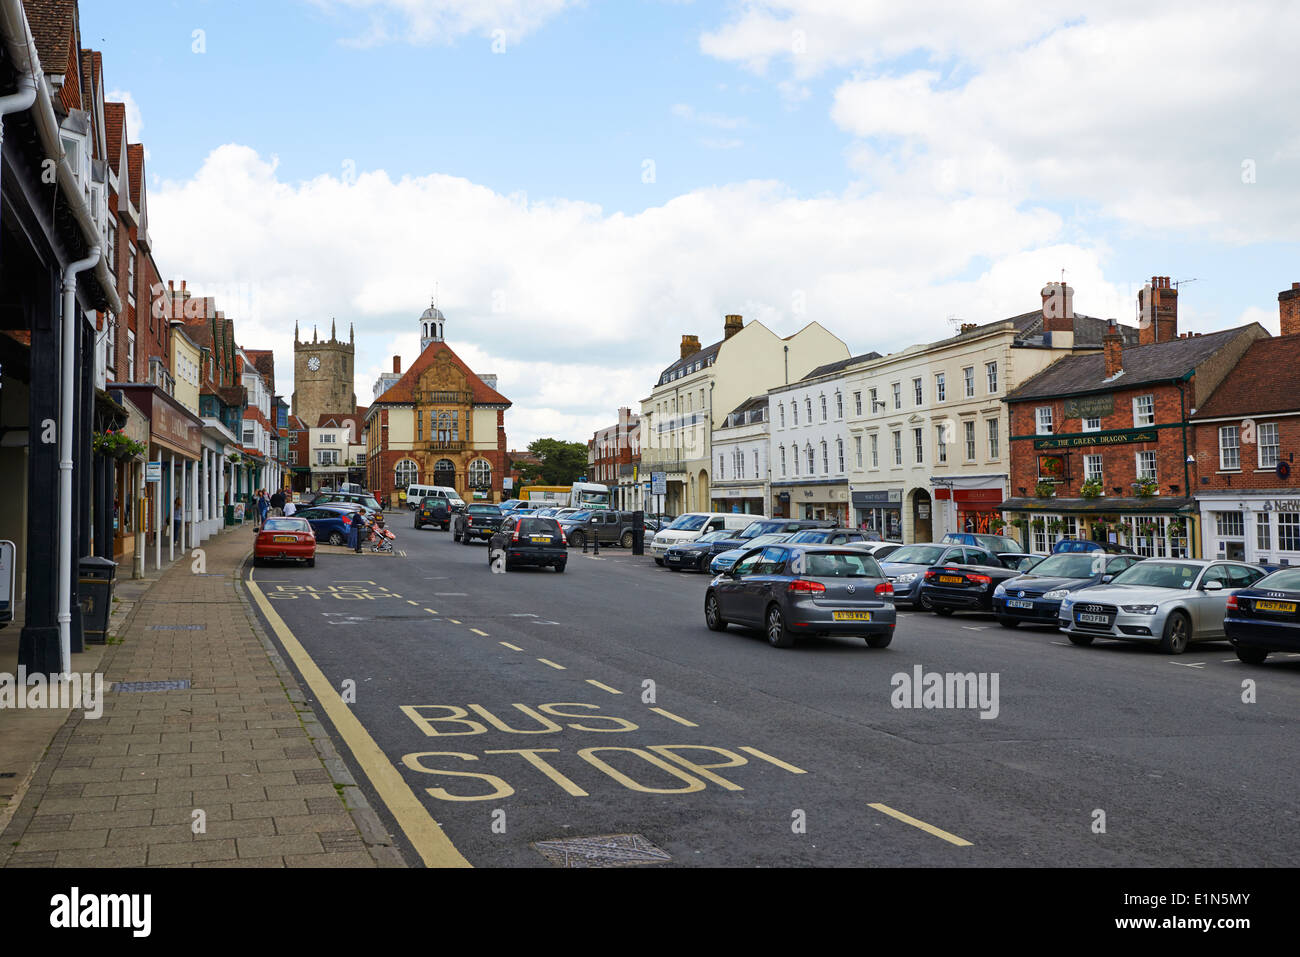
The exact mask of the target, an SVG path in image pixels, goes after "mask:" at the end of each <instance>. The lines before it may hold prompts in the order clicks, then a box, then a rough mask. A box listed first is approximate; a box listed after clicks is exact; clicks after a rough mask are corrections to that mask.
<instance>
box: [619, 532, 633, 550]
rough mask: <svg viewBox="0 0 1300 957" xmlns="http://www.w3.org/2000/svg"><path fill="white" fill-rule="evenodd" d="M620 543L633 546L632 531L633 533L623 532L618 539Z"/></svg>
mask: <svg viewBox="0 0 1300 957" xmlns="http://www.w3.org/2000/svg"><path fill="white" fill-rule="evenodd" d="M618 543H619V544H620V545H622V546H623V547H624V548H631V547H632V533H631V532H624V533H623V537H622V538H620V539H619V540H618Z"/></svg>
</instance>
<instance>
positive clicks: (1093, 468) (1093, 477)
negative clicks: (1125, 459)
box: [1083, 455, 1102, 482]
mask: <svg viewBox="0 0 1300 957" xmlns="http://www.w3.org/2000/svg"><path fill="white" fill-rule="evenodd" d="M1083 480H1084V481H1085V482H1100V481H1101V480H1102V479H1101V456H1100V455H1085V456H1084V457H1083Z"/></svg>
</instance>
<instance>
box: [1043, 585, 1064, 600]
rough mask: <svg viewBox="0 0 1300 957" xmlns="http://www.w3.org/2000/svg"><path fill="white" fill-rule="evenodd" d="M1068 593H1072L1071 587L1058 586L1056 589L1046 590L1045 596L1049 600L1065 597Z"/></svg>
mask: <svg viewBox="0 0 1300 957" xmlns="http://www.w3.org/2000/svg"><path fill="white" fill-rule="evenodd" d="M1068 594H1070V589H1068V588H1058V589H1056V590H1055V591H1049V592H1044V593H1043V597H1044V598H1046V599H1047V600H1048V601H1056V600H1057V599H1058V598H1064V597H1065V596H1066V595H1068Z"/></svg>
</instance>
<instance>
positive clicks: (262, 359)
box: [244, 349, 275, 392]
mask: <svg viewBox="0 0 1300 957" xmlns="http://www.w3.org/2000/svg"><path fill="white" fill-rule="evenodd" d="M244 353H245V354H246V355H247V356H248V358H249V359H251V360H252V362H253V368H255V369H256V370H257V371H258V372H260V373H262V381H263V382H265V383H266V387H267V389H269V390H270V391H271V392H274V391H275V353H274V352H272V351H271V350H270V349H245V350H244Z"/></svg>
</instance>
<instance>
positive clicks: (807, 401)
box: [803, 395, 813, 425]
mask: <svg viewBox="0 0 1300 957" xmlns="http://www.w3.org/2000/svg"><path fill="white" fill-rule="evenodd" d="M803 403H804V408H805V409H806V410H807V412H808V424H809V425H812V420H813V416H812V396H810V395H807V396H804V400H803Z"/></svg>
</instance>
